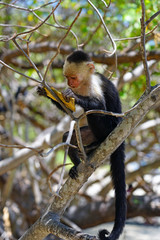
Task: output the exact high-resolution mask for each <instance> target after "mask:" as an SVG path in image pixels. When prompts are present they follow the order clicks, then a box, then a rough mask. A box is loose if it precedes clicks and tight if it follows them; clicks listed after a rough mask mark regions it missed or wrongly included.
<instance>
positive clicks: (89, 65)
mask: <svg viewBox="0 0 160 240" xmlns="http://www.w3.org/2000/svg"><path fill="white" fill-rule="evenodd" d="M87 66H88V67H89V70H90V72H91V73H94V70H95V66H94V64H93V63H87Z"/></svg>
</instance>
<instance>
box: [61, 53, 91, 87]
mask: <svg viewBox="0 0 160 240" xmlns="http://www.w3.org/2000/svg"><path fill="white" fill-rule="evenodd" d="M94 70H95V67H94V64H93V62H92V61H91V59H90V57H89V56H88V54H86V53H85V52H83V51H80V50H78V51H75V52H73V53H72V54H70V55H69V56H68V57H67V59H66V60H65V63H64V66H63V74H64V76H65V77H66V78H67V81H68V86H69V87H71V88H80V87H81V86H82V85H84V84H85V83H87V82H88V81H89V80H90V79H91V75H92V74H93V73H94Z"/></svg>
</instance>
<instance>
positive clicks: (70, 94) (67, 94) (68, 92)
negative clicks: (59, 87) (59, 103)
mask: <svg viewBox="0 0 160 240" xmlns="http://www.w3.org/2000/svg"><path fill="white" fill-rule="evenodd" d="M62 94H63V97H64V98H65V100H66V102H69V100H70V98H76V95H75V94H74V92H73V91H72V90H71V89H70V88H67V89H66V90H64V91H63V92H62Z"/></svg>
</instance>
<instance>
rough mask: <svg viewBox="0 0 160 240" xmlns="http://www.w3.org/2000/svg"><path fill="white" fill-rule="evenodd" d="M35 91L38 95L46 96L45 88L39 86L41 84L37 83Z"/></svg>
mask: <svg viewBox="0 0 160 240" xmlns="http://www.w3.org/2000/svg"><path fill="white" fill-rule="evenodd" d="M37 93H38V95H40V96H44V97H47V93H46V90H45V89H44V87H43V86H41V85H39V86H38V87H37Z"/></svg>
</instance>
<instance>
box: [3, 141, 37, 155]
mask: <svg viewBox="0 0 160 240" xmlns="http://www.w3.org/2000/svg"><path fill="white" fill-rule="evenodd" d="M0 147H2V148H18V149H24V148H27V149H30V150H32V151H34V152H36V153H37V154H40V155H41V152H42V150H37V149H36V148H32V147H26V146H24V145H19V144H18V145H6V144H1V143H0Z"/></svg>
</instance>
